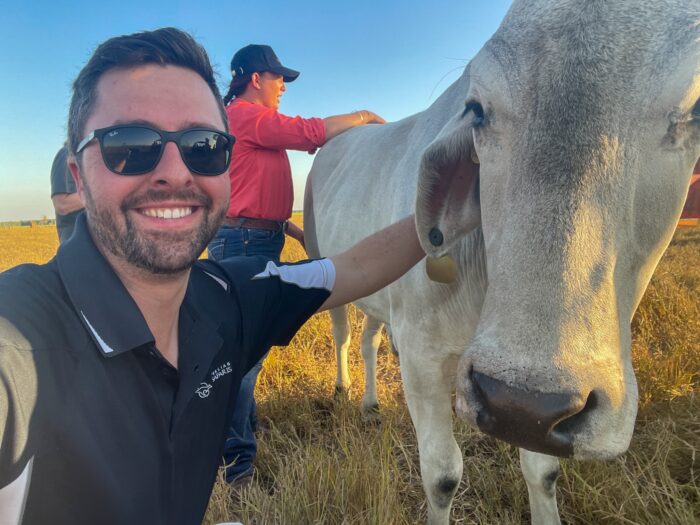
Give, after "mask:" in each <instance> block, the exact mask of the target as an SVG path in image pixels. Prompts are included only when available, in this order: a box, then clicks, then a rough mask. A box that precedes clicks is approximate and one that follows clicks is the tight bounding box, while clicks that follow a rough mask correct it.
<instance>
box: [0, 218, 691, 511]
mask: <svg viewBox="0 0 700 525" xmlns="http://www.w3.org/2000/svg"><path fill="white" fill-rule="evenodd" d="M295 219H296V220H299V217H298V216H297V217H295ZM56 245H57V238H56V234H55V230H54V229H53V227H51V226H38V227H34V228H15V229H5V230H3V229H0V254H1V255H0V270H3V269H6V268H8V267H10V266H13V265H15V264H19V263H21V262H37V263H38V262H44V261H46V260H48V259H49V258H50V257H51V256H52V254H53V253H54V251H55V249H56ZM302 255H303V253H302V251H301V249H300V247H299V246H298V244H297V243H296V242H295V241H292V240H289V241H288V242H287V245H286V247H285V252H284V257H285V258H287V259H290V260H294V259H298V258H301V257H302ZM699 261H700V228H689V229H684V230H679V231H678V232H677V233H676V235H675V237H674V240H673V243H672V245H671V247H670V248H669V250H668V251H667V253H666V254H665V256H664V258H663V259H662V261H661V263H660V265H659V267H658V268H657V270H656V273H655V275H654V277H653V279H652V281H651V284H650V286H649V289H648V290H647V293H646V295H645V297H644V300H643V301H642V304H641V305H640V308H639V310H638V312H637V315H636V316H635V319H634V323H633V333H634V340H633V348H632V350H633V358H634V363H635V368H636V370H637V378H638V381H639V390H640V406H639V415H638V418H637V425H636V428H635V434H634V438H633V440H632V445H631V447H630V450H629V452H628V453H626V454H625V455H623V456H622V457H621V458H618V459H616V460H614V461H610V462H605V463H604V462H578V461H573V460H567V461H563V462H562V466H563V470H562V476H561V478H560V481H559V483H558V501H559V508H560V513H561V515H562V520H563V522H564V523H568V524H611V525H612V524H648V525H657V524H664V525H667V524H668V525H673V524H677V525H686V524H687V525H690V524H696V523H700V458H699V457H698V456H699V454H700V410H699V408H700V407H699V403H698V400H697V393H698V389H699V387H700V352H698V345H699V344H700V293H699V292H700V263H699ZM351 318H352V325H353V333H354V334H355V335H357V334H358V333H359V329H360V326H361V321H362V319H361V315H360V314H359V313H358V312H357V311H356V310H351ZM353 348H354V350H353V351H351V353H350V361H351V363H350V364H351V377H352V380H353V398H352V399H351V400H334V399H333V397H332V394H333V388H334V378H335V356H334V351H333V346H332V338H331V334H330V318H329V316H328V315H327V314H321V315H317V316H314V317H313V318H312V319H310V320H309V322H307V324H306V325H305V326H304V327H303V328H302V330H301V331H300V332H299V333H298V334H297V336H296V337H295V338H294V340H293V341H292V343H291V345H290V346H288V347H287V348H284V349H279V348H278V349H274V350H273V351H272V352H271V353H270V356H269V357H268V359H267V360H266V362H265V367H264V369H263V372H262V374H261V376H260V380H259V383H258V388H257V399H258V407H259V408H258V410H259V418H260V421H261V427H262V430H261V432H260V435H259V453H258V458H257V461H256V468H257V473H256V475H255V478H254V482H253V484H252V486H251V487H250V488H249V489H248V490H246V491H244V492H243V494H242V496H241V498H240V499H238V498H235V497H232V495H231V493H230V489H229V488H228V486H227V485H226V484H225V483H221V482H218V483H217V485H216V486H215V489H214V492H213V494H212V499H211V502H210V506H209V510H208V512H207V516H206V518H205V523H207V524H213V523H217V522H219V521H229V520H233V519H239V520H241V521H243V522H244V523H245V524H246V525H251V524H253V523H258V524H284V525H287V524H289V525H298V524H303V525H305V524H338V525H344V524H377V525H379V524H381V525H385V524H397V525H399V524H401V525H403V524H411V525H413V524H415V523H421V522H424V521H425V517H426V508H425V498H424V496H423V490H422V486H421V481H420V472H419V463H418V453H417V446H416V441H415V435H414V432H413V427H412V424H411V420H410V417H409V415H408V411H407V409H406V406H405V403H404V401H403V394H402V390H401V384H400V375H399V370H398V363H397V362H396V360H395V359H394V357H393V355H392V354H391V352H389V351H388V347H387V345H386V342H384V343H383V344H382V348H381V349H380V355H379V358H378V389H379V391H378V396H379V401H380V403H381V418H382V421H381V423H380V424H369V423H363V422H362V420H361V418H360V408H359V398H360V397H361V394H362V390H363V383H364V380H363V376H362V362H361V358H360V356H359V348H358V345H357V341H354V342H353ZM455 434H456V437H457V442H458V443H460V446H461V448H462V453H463V456H464V477H463V480H462V483H461V485H460V487H459V489H458V493H457V496H456V498H455V502H454V506H453V512H452V516H453V521H454V523H459V524H467V523H469V524H519V523H523V522H529V508H528V503H527V490H526V488H525V483H524V481H523V479H522V476H521V474H520V471H519V468H518V462H517V451H516V450H515V449H514V448H513V447H511V446H509V445H506V444H503V443H501V442H498V441H496V440H493V439H491V438H489V437H486V436H484V435H482V434H479V433H477V432H475V431H473V430H471V429H470V428H468V427H467V426H466V425H464V424H462V423H461V422H459V421H456V422H455Z"/></svg>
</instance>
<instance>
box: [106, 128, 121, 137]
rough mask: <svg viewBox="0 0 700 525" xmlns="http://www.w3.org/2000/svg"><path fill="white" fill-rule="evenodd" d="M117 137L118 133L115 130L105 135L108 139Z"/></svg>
mask: <svg viewBox="0 0 700 525" xmlns="http://www.w3.org/2000/svg"><path fill="white" fill-rule="evenodd" d="M117 135H119V131H118V130H116V129H115V130H114V131H110V132H109V133H107V136H108V137H116V136H117Z"/></svg>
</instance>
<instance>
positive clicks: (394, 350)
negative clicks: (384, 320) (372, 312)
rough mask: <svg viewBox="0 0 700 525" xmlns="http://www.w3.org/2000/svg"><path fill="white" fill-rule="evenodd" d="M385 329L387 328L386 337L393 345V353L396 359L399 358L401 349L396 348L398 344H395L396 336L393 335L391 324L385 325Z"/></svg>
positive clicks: (390, 344)
mask: <svg viewBox="0 0 700 525" xmlns="http://www.w3.org/2000/svg"><path fill="white" fill-rule="evenodd" d="M384 330H386V338H387V340H388V341H389V346H391V353H392V354H394V357H395V358H396V359H398V358H399V349H398V348H396V345H395V344H394V338H393V337H392V336H391V326H389V325H388V324H385V325H384Z"/></svg>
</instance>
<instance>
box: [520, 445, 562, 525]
mask: <svg viewBox="0 0 700 525" xmlns="http://www.w3.org/2000/svg"><path fill="white" fill-rule="evenodd" d="M520 468H521V470H522V471H523V476H524V477H525V483H527V493H528V495H529V498H530V513H531V514H532V525H559V524H560V523H561V521H559V511H558V510H557V495H556V485H557V478H558V477H559V459H558V458H555V457H552V456H546V455H544V454H539V453H537V452H530V451H529V450H525V449H522V448H521V449H520Z"/></svg>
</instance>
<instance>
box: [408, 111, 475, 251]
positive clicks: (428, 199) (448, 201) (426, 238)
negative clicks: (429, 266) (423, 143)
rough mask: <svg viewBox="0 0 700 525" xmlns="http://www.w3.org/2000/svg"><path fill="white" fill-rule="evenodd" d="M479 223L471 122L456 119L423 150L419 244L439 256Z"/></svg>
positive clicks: (417, 203)
mask: <svg viewBox="0 0 700 525" xmlns="http://www.w3.org/2000/svg"><path fill="white" fill-rule="evenodd" d="M479 224H481V208H480V206H479V164H478V158H477V156H476V152H475V151H474V135H473V131H472V125H471V122H458V123H456V125H455V127H454V128H453V129H452V130H451V131H448V132H447V133H446V134H445V135H443V136H442V137H439V138H438V139H436V140H435V142H433V143H432V144H431V145H430V146H428V148H427V149H426V150H425V152H424V153H423V157H422V159H421V163H420V173H419V175H418V194H417V197H416V226H417V229H418V236H419V239H420V243H421V246H422V247H423V250H425V253H427V254H428V255H430V256H440V255H442V254H444V253H446V252H447V251H448V249H449V248H450V247H451V246H452V245H453V244H454V243H455V242H457V241H458V240H459V239H460V238H461V237H463V236H464V235H466V234H467V233H469V232H470V231H472V230H473V229H474V228H476V227H477V226H479Z"/></svg>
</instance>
